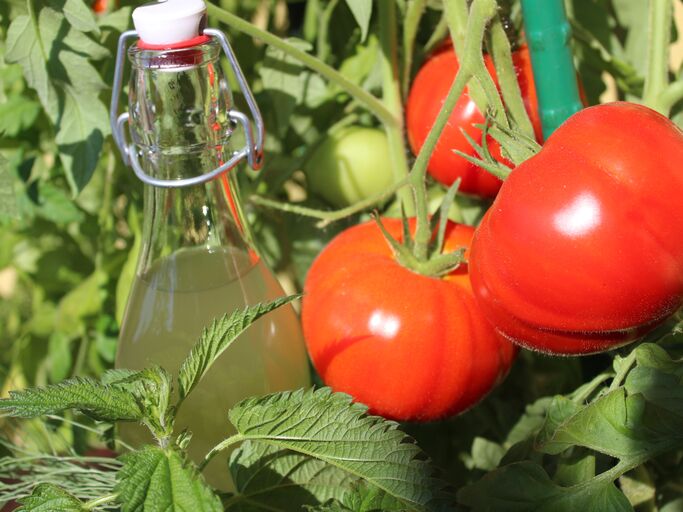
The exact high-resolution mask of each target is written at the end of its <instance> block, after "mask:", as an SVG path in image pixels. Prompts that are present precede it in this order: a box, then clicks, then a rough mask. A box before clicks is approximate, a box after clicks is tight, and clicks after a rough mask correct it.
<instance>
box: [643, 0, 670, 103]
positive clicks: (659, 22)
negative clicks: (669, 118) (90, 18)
mask: <svg viewBox="0 0 683 512" xmlns="http://www.w3.org/2000/svg"><path fill="white" fill-rule="evenodd" d="M672 11H673V1H672V0H651V1H650V6H649V11H648V23H649V27H648V29H649V30H648V34H649V41H648V53H647V76H646V77H645V87H644V92H643V103H644V104H645V105H647V106H648V107H650V108H653V109H655V110H657V111H658V112H661V113H662V114H664V115H668V114H669V113H668V112H665V111H664V109H663V108H662V107H661V105H659V101H658V100H659V98H660V94H661V93H662V91H664V90H665V89H666V87H667V85H668V82H669V43H670V37H671V16H672Z"/></svg>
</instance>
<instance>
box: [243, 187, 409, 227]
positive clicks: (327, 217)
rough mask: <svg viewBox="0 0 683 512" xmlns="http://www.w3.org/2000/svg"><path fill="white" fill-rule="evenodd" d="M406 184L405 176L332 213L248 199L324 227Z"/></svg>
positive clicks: (383, 197) (270, 201) (289, 204)
mask: <svg viewBox="0 0 683 512" xmlns="http://www.w3.org/2000/svg"><path fill="white" fill-rule="evenodd" d="M408 183H410V178H409V177H408V176H406V177H405V178H403V179H402V180H400V181H398V182H397V183H394V184H393V185H392V186H391V187H389V188H387V189H386V190H384V191H383V192H382V193H381V194H378V195H376V196H373V197H369V198H367V199H364V200H363V201H359V202H357V203H354V204H352V205H351V206H347V207H346V208H342V209H340V210H332V211H325V210H318V209H315V208H308V207H306V206H299V205H297V204H292V203H281V202H279V201H274V200H272V199H267V198H265V197H263V196H258V195H253V196H251V197H250V198H249V201H250V202H251V203H253V204H256V205H258V206H265V207H267V208H272V209H274V210H280V211H282V212H288V213H296V214H298V215H305V216H306V217H313V218H315V219H320V220H321V221H323V222H321V223H320V224H319V226H320V227H324V226H326V225H327V224H329V223H330V222H334V221H336V220H340V219H344V218H346V217H348V216H349V215H353V214H354V213H358V212H361V211H363V210H365V209H367V208H370V207H371V206H375V205H376V204H378V203H381V202H382V201H384V200H385V199H387V198H388V197H390V196H392V195H393V194H394V193H395V192H396V191H397V190H399V189H401V188H402V187H404V186H405V185H407V184H408Z"/></svg>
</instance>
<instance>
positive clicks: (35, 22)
mask: <svg viewBox="0 0 683 512" xmlns="http://www.w3.org/2000/svg"><path fill="white" fill-rule="evenodd" d="M54 3H56V4H59V5H60V6H61V5H63V9H60V10H55V9H54V8H53V7H51V6H45V5H43V6H42V7H39V8H38V11H37V14H35V15H34V14H32V13H30V14H26V15H20V16H17V18H16V19H15V20H14V21H13V22H12V24H11V25H10V27H9V30H8V33H7V52H6V55H5V57H6V59H7V61H8V62H16V63H19V64H20V65H21V66H22V68H23V70H24V76H25V77H26V81H27V82H28V84H29V85H30V86H31V87H32V88H33V89H35V90H36V92H37V93H38V97H39V99H40V102H41V103H42V105H43V108H44V109H45V111H46V112H47V114H48V116H49V117H50V119H51V120H52V122H53V123H54V124H55V126H56V128H57V137H56V140H57V144H58V147H59V152H60V159H61V161H62V164H63V165H64V168H65V171H66V175H67V179H68V181H69V184H70V185H71V188H72V192H73V193H77V192H78V191H80V190H81V189H82V188H83V187H84V186H85V184H86V183H87V182H88V181H89V179H90V177H91V176H92V173H93V171H94V170H95V167H96V165H97V162H98V160H99V155H100V152H101V150H102V144H103V141H104V138H105V137H106V136H107V135H108V133H109V121H108V115H107V109H106V107H105V106H104V104H103V103H102V102H101V100H100V99H99V96H98V95H99V93H100V92H101V91H102V90H104V89H105V88H106V87H107V86H106V84H105V83H104V82H103V81H102V78H101V77H100V75H99V73H98V72H97V70H96V69H95V68H94V67H93V66H92V65H91V64H90V62H89V60H100V59H104V58H107V57H109V56H110V54H109V50H107V49H106V48H105V47H104V46H102V45H100V44H99V43H98V42H96V41H94V40H93V39H91V38H90V37H88V36H87V35H86V34H85V33H83V32H81V31H80V30H78V28H81V29H86V28H87V29H88V30H94V29H97V26H96V25H94V27H93V26H92V25H91V24H90V23H89V22H88V21H87V17H86V15H85V14H84V11H83V10H82V8H83V7H85V6H84V5H82V4H83V2H82V0H61V1H58V0H54ZM86 10H87V7H86ZM87 16H92V14H90V13H88V15H87Z"/></svg>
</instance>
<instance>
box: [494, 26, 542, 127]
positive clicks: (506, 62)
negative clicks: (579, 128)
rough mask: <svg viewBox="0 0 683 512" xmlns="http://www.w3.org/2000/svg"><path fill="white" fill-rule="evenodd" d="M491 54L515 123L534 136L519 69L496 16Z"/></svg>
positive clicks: (501, 88)
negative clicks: (523, 96) (520, 83)
mask: <svg viewBox="0 0 683 512" xmlns="http://www.w3.org/2000/svg"><path fill="white" fill-rule="evenodd" d="M491 54H492V57H493V64H494V65H495V67H496V74H497V76H498V84H499V86H500V92H501V93H502V95H503V100H504V101H505V106H506V107H507V110H508V113H509V114H510V118H511V119H512V121H513V123H514V125H515V126H516V127H517V128H518V129H519V130H520V131H521V132H522V133H523V134H524V135H526V136H527V137H530V138H532V139H533V138H535V137H534V127H533V125H532V124H531V120H530V119H529V114H528V113H527V111H526V108H525V107H524V100H523V99H522V91H521V89H520V88H519V82H518V81H517V71H516V70H515V65H514V62H513V61H512V49H511V48H510V41H509V40H508V36H507V33H506V32H505V28H503V22H502V21H501V19H500V17H499V16H496V17H495V18H494V20H493V23H492V24H491Z"/></svg>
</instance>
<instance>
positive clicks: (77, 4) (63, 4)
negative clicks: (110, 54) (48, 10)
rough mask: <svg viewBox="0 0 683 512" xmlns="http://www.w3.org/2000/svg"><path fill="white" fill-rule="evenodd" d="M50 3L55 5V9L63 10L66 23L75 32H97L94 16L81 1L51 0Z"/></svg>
mask: <svg viewBox="0 0 683 512" xmlns="http://www.w3.org/2000/svg"><path fill="white" fill-rule="evenodd" d="M52 3H54V4H57V5H56V7H57V8H58V9H62V10H63V12H64V16H65V17H66V19H67V21H68V22H69V23H70V24H71V26H72V27H73V28H75V29H76V30H80V31H81V32H96V33H98V32H99V27H98V26H97V21H96V20H95V16H94V14H93V12H92V10H91V9H90V8H89V7H88V6H87V5H85V2H83V0H52Z"/></svg>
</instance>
